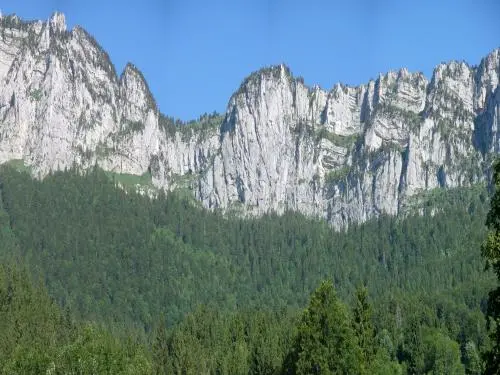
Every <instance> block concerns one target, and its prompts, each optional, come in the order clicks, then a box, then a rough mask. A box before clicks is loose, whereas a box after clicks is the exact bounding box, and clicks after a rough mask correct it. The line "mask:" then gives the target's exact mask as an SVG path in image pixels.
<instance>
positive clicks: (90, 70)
mask: <svg viewBox="0 0 500 375" xmlns="http://www.w3.org/2000/svg"><path fill="white" fill-rule="evenodd" d="M0 29H1V40H0V81H1V82H2V83H3V85H2V88H1V89H0V162H1V163H4V162H7V161H9V160H13V159H15V160H19V159H22V160H24V163H25V164H26V165H28V166H30V167H31V169H32V171H33V174H34V175H35V176H37V177H39V178H42V177H43V176H45V175H46V174H47V173H49V172H50V171H55V170H61V169H66V168H69V167H71V166H74V165H76V166H78V167H80V168H83V169H86V168H89V167H91V166H93V165H99V166H100V167H101V168H103V169H104V170H106V171H109V172H114V173H125V174H133V175H139V176H140V175H144V174H145V173H149V174H150V175H151V184H152V185H154V186H155V187H156V188H158V189H165V190H167V191H168V190H172V189H176V188H187V189H189V190H190V191H191V192H192V194H193V195H194V196H195V197H196V199H198V200H199V201H201V202H202V204H203V205H204V206H205V207H208V208H220V209H222V210H225V211H228V210H230V211H236V212H239V213H241V214H249V215H261V214H263V213H266V212H271V211H275V212H278V213H282V212H284V211H285V210H295V211H299V212H302V213H304V214H307V215H310V216H315V217H322V218H324V219H326V220H327V221H329V222H330V223H331V224H332V225H333V226H334V227H336V228H342V227H346V226H348V225H349V224H350V223H357V222H363V221H366V220H367V219H369V218H371V217H376V216H378V215H380V214H390V215H397V214H398V213H400V212H401V211H402V209H403V207H404V206H405V203H406V202H407V200H408V199H409V198H411V197H415V196H417V195H418V194H419V193H420V192H423V191H425V190H429V189H433V188H444V187H457V186H469V185H471V184H475V183H477V182H481V181H485V180H488V179H489V169H490V166H491V161H492V159H493V157H494V155H495V154H496V153H498V150H499V142H500V140H499V138H498V128H499V127H500V120H499V118H500V115H499V113H500V110H499V108H500V89H499V84H500V49H498V48H497V49H495V50H493V51H492V52H491V53H490V54H488V55H487V56H486V57H485V58H483V59H482V61H481V62H480V64H479V65H478V66H477V67H474V66H470V65H468V64H467V63H465V62H458V61H452V62H449V63H446V64H439V65H438V66H437V67H436V68H435V69H434V72H433V75H432V78H431V79H430V80H428V79H427V78H426V77H425V76H424V75H423V74H422V73H420V72H419V73H410V72H408V70H407V69H405V68H402V69H400V70H398V71H390V72H388V73H385V74H383V75H382V74H380V75H379V76H378V78H377V79H374V80H370V81H369V82H368V83H366V84H362V85H358V86H347V85H343V84H340V83H338V84H335V85H334V87H333V88H332V89H331V90H330V91H326V90H323V89H321V88H319V86H306V85H305V84H304V81H303V79H302V78H301V77H294V76H293V74H292V73H291V70H290V69H289V68H288V67H287V66H286V65H284V64H280V65H275V66H271V67H267V68H263V69H261V70H259V71H257V72H254V73H252V74H250V75H249V76H248V77H246V78H245V79H244V80H243V82H242V84H241V85H240V87H239V89H237V90H236V91H235V93H234V94H233V95H232V96H231V97H230V99H229V102H228V106H227V110H226V113H225V115H224V119H223V120H222V121H221V123H220V125H218V126H214V125H213V124H212V125H210V126H198V127H196V126H193V127H191V128H190V129H189V130H187V128H185V127H183V126H179V125H175V126H174V127H172V126H171V125H172V124H170V123H168V121H167V119H166V117H165V116H164V115H163V114H161V113H160V111H159V109H158V106H157V104H156V102H155V100H154V97H153V95H152V93H151V92H150V90H149V87H148V83H147V81H146V80H145V79H144V76H143V75H142V73H141V72H140V70H139V69H138V68H137V67H135V65H133V64H131V63H128V64H127V65H126V66H125V68H124V69H123V71H122V72H121V74H120V76H118V75H117V72H116V69H115V67H114V65H113V64H112V62H111V60H110V59H109V56H108V55H107V53H106V52H105V51H104V50H103V49H102V48H101V47H100V45H99V44H98V42H97V41H95V39H94V38H93V37H92V36H91V35H90V34H88V33H87V32H86V31H85V30H84V29H83V28H81V27H79V26H75V27H74V28H73V29H72V30H70V31H68V30H67V28H66V23H65V17H64V15H63V14H61V13H54V15H53V16H52V17H51V18H50V19H49V20H47V21H46V22H42V21H30V22H24V21H22V20H20V19H19V18H18V17H17V16H2V17H1V18H0ZM216 120H217V117H213V118H212V122H213V121H216ZM166 121H167V122H166ZM169 126H170V127H169ZM167 128H168V129H170V133H168V132H167V131H166V129H167ZM188 128H189V127H188Z"/></svg>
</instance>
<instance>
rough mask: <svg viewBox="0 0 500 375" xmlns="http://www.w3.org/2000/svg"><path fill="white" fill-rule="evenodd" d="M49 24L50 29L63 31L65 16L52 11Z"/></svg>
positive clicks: (64, 29) (64, 28)
mask: <svg viewBox="0 0 500 375" xmlns="http://www.w3.org/2000/svg"><path fill="white" fill-rule="evenodd" d="M49 24H50V27H51V28H52V30H54V31H56V32H60V33H62V32H65V31H66V17H65V16H64V14H63V13H60V12H54V13H52V16H51V17H50V19H49Z"/></svg>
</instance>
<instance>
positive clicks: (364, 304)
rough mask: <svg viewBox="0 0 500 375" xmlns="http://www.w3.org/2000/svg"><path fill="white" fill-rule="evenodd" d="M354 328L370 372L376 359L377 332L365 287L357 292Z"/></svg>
mask: <svg viewBox="0 0 500 375" xmlns="http://www.w3.org/2000/svg"><path fill="white" fill-rule="evenodd" d="M353 328H354V333H355V335H356V338H357V340H358V344H359V347H360V350H361V356H362V365H363V368H364V369H365V371H368V370H369V369H370V368H371V365H372V362H373V359H374V357H375V330H374V328H373V322H372V307H371V305H370V304H369V302H368V289H367V288H366V287H364V286H360V287H358V288H357V290H356V301H355V306H354V309H353Z"/></svg>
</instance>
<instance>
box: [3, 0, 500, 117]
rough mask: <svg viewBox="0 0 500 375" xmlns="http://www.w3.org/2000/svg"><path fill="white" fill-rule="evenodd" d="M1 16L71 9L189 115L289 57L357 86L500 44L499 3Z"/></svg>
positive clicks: (440, 0)
mask: <svg viewBox="0 0 500 375" xmlns="http://www.w3.org/2000/svg"><path fill="white" fill-rule="evenodd" d="M0 9H1V10H2V12H3V13H4V14H8V13H16V14H18V15H19V16H20V17H21V18H24V19H47V18H48V17H49V16H50V14H51V13H52V12H53V11H55V10H58V11H62V12H63V13H65V15H66V22H67V23H68V26H69V27H70V28H71V27H73V26H74V25H77V24H78V25H81V26H83V27H84V28H85V29H86V30H87V31H89V32H90V33H91V34H93V35H94V37H95V38H96V39H97V41H98V42H99V43H100V44H101V45H102V46H103V47H104V49H105V50H106V51H107V52H108V53H109V55H110V57H111V60H112V61H113V63H114V64H115V66H116V69H117V71H118V72H121V70H122V69H123V67H124V66H125V64H126V63H127V62H128V61H130V62H132V63H134V64H135V65H136V66H137V67H138V68H139V69H140V70H141V71H142V72H143V74H144V76H145V77H146V79H147V81H148V83H149V86H150V88H151V90H152V92H153V95H154V97H155V98H156V100H157V102H158V104H159V106H160V109H161V111H162V112H164V113H165V114H167V115H170V116H174V117H177V118H181V119H183V120H189V119H192V118H196V117H198V116H199V115H200V114H202V113H204V112H212V111H214V110H216V111H218V112H223V111H225V108H226V104H227V101H228V99H229V97H230V96H231V94H232V93H233V92H234V91H235V90H236V89H237V88H238V86H239V85H240V83H241V81H242V80H243V79H244V78H245V77H246V76H247V75H249V74H250V73H251V72H252V71H255V70H258V69H259V68H261V67H263V66H268V65H272V64H279V63H282V62H283V63H285V64H287V65H288V66H289V67H290V68H291V70H292V72H293V73H294V75H300V76H303V77H304V79H305V82H306V83H307V84H309V85H313V84H319V85H320V86H321V87H323V88H325V89H330V88H331V87H333V85H334V84H335V83H336V82H343V83H346V84H350V85H356V84H360V83H364V82H367V81H368V80H369V79H370V78H375V77H376V76H377V75H378V73H380V72H386V71H388V70H391V69H399V68H400V67H407V68H408V69H409V70H410V71H422V72H424V74H425V75H426V76H428V77H430V76H431V74H432V69H433V68H434V66H435V65H437V64H438V63H440V62H442V61H448V60H452V59H455V60H465V61H467V62H469V63H471V64H478V63H479V61H480V59H481V58H482V57H484V56H485V55H486V54H487V53H489V52H490V51H491V50H493V49H494V48H497V47H500V16H499V15H500V2H499V1H498V0H476V1H474V0H470V1H465V0H463V1H462V0H419V1H410V0H386V1H377V0H373V1H368V0H365V1H362V0H349V1H332V0H331V1H314V0H309V1H306V0H304V1H294V0H286V1H285V0H267V1H266V0H253V1H250V0H247V1H242V0H227V1H220V0H210V1H207V0H200V1H192V0H178V1H173V0H172V1H170V0H163V1H161V0H156V1H154V0H151V1H148V0H142V1H125V0H124V1H108V0H84V1H82V0H53V1H51V0H16V1H7V2H6V3H5V2H2V3H0Z"/></svg>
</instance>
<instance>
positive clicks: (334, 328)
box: [291, 281, 361, 374]
mask: <svg viewBox="0 0 500 375" xmlns="http://www.w3.org/2000/svg"><path fill="white" fill-rule="evenodd" d="M295 353H296V354H295V359H296V362H295V364H294V367H293V368H292V369H291V370H292V371H291V372H292V373H295V374H359V373H360V372H361V368H360V359H361V358H360V357H361V354H360V350H359V346H358V345H357V342H356V338H355V334H354V331H353V329H352V326H351V321H350V317H349V314H348V311H347V308H346V306H345V305H344V304H342V303H341V302H340V301H339V300H338V298H337V295H336V293H335V290H334V288H333V284H332V282H330V281H324V282H323V283H321V285H320V286H319V288H318V289H316V291H315V292H314V293H313V294H312V296H311V300H310V302H309V306H308V307H307V309H306V310H305V311H304V314H303V316H302V320H301V322H300V324H299V329H298V337H297V343H296V348H295Z"/></svg>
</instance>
